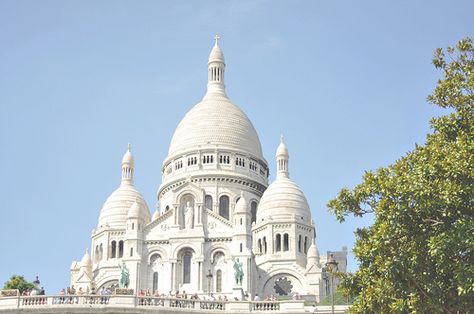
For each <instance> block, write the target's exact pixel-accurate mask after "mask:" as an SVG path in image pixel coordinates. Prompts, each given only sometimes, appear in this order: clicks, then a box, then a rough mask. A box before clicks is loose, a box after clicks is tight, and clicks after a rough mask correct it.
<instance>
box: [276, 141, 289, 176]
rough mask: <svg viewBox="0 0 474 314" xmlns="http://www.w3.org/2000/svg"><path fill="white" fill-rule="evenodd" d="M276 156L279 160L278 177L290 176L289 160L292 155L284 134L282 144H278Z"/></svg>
mask: <svg viewBox="0 0 474 314" xmlns="http://www.w3.org/2000/svg"><path fill="white" fill-rule="evenodd" d="M275 157H276V162H277V179H279V178H289V176H290V174H289V172H288V160H289V159H290V155H289V154H288V148H286V145H285V141H284V139H283V135H282V136H281V137H280V145H278V148H277V151H276V156H275Z"/></svg>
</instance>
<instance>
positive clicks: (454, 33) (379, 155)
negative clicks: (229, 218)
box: [0, 0, 474, 293]
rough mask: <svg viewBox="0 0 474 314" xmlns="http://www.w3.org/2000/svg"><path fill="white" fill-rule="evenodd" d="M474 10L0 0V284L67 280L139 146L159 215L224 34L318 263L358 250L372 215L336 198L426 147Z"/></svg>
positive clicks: (246, 104)
mask: <svg viewBox="0 0 474 314" xmlns="http://www.w3.org/2000/svg"><path fill="white" fill-rule="evenodd" d="M473 12H474V2H472V1H284V2H283V1H269V0H268V1H206V2H201V1H199V2H198V1H167V2H165V1H21V0H20V1H13V0H12V1H9V0H3V1H0V140H1V141H0V142H1V150H0V152H1V153H0V164H1V165H2V166H3V169H2V175H1V176H0V178H1V180H0V199H1V200H2V205H1V206H0V211H1V212H0V213H1V217H2V218H1V220H0V239H1V242H0V243H1V246H0V247H1V252H2V254H1V258H0V285H1V284H3V283H4V282H5V281H6V280H8V278H9V277H10V276H11V275H12V274H23V275H25V276H26V277H27V278H28V279H30V280H32V279H33V278H34V276H35V275H39V276H40V279H41V280H42V283H43V284H44V286H45V287H46V289H47V292H48V293H55V292H57V291H59V289H60V288H62V287H66V286H67V285H68V284H69V267H70V265H71V262H72V261H73V260H80V259H81V257H82V255H83V254H84V251H85V249H86V248H87V247H89V245H90V232H91V230H92V229H93V228H94V227H95V226H96V223H97V219H98V215H99V211H100V208H101V206H102V204H103V202H104V201H105V199H106V198H107V197H108V196H109V195H110V193H111V192H112V191H113V190H114V189H115V188H117V186H118V184H119V181H120V161H121V158H122V155H123V153H124V152H125V150H126V147H127V143H128V142H131V143H132V145H133V152H134V156H135V162H136V176H135V185H136V186H137V187H138V189H139V190H140V191H141V192H142V194H143V195H144V197H145V199H146V201H147V202H148V205H149V207H150V208H153V207H154V204H155V202H156V191H157V188H158V186H159V184H160V183H161V176H160V167H161V163H162V161H163V160H164V158H165V157H166V154H167V150H168V145H169V142H170V140H171V137H172V135H173V132H174V129H175V127H176V126H177V124H178V122H179V121H180V119H181V118H182V117H183V116H184V114H185V113H186V112H187V111H188V110H189V109H190V108H191V107H192V106H193V105H194V104H196V103H197V102H198V101H199V100H200V99H201V97H202V96H203V95H204V92H205V88H206V80H207V72H206V63H207V57H208V54H209V52H210V49H211V47H212V44H213V39H212V38H213V36H214V35H215V34H216V33H218V34H219V35H220V36H221V37H222V40H221V47H222V49H223V51H224V54H225V57H226V63H227V68H226V85H227V93H228V95H229V96H230V98H231V99H232V100H233V101H234V103H236V104H237V105H238V106H240V107H241V108H242V109H243V110H244V111H245V112H246V113H247V115H248V116H249V118H250V119H251V121H252V122H253V124H254V126H255V128H256V129H257V132H258V134H259V136H260V140H261V142H262V146H263V150H264V155H265V157H266V159H267V160H268V162H269V163H270V168H271V170H272V175H271V177H270V179H271V180H273V178H274V173H275V162H274V153H275V150H276V147H277V145H278V142H279V137H280V134H281V133H283V134H284V135H285V138H286V143H287V146H288V148H289V151H290V155H291V157H290V173H291V177H292V179H294V180H295V181H296V182H297V183H298V184H299V185H300V187H301V188H302V189H303V190H304V192H305V194H306V197H307V198H308V201H309V204H310V206H311V208H312V214H313V219H314V220H315V222H316V228H317V244H318V246H319V250H320V252H321V254H324V252H325V251H327V250H337V249H340V248H341V247H342V246H343V245H347V246H348V247H349V248H351V247H352V245H353V241H354V236H353V231H354V230H355V228H357V227H361V226H364V225H367V224H370V221H371V218H370V217H369V218H366V219H349V220H348V221H347V222H345V223H343V224H339V223H338V222H336V221H335V219H334V217H333V216H331V215H330V214H329V213H328V211H327V208H326V204H327V202H328V200H330V199H331V198H333V197H334V196H336V195H337V193H338V191H339V190H340V189H341V188H342V187H352V186H354V185H355V184H357V183H358V182H360V180H361V176H362V175H363V173H364V171H365V170H369V169H376V168H378V167H381V166H386V165H389V164H390V163H393V162H394V161H395V160H396V159H397V158H399V157H400V156H402V155H404V154H406V153H407V152H408V151H410V150H411V149H413V148H414V146H415V143H420V144H421V143H423V142H424V139H425V135H426V133H427V132H429V124H428V122H429V119H430V118H432V117H433V116H437V115H440V114H443V111H442V110H440V109H437V108H435V107H434V106H432V105H430V104H427V103H426V96H427V95H428V94H430V93H431V91H432V90H433V88H434V87H435V85H436V82H437V80H438V78H440V75H441V73H440V72H438V71H437V70H435V69H434V67H433V66H432V65H431V57H432V55H433V52H434V50H435V48H437V47H446V46H447V45H452V44H455V43H456V42H457V41H458V40H459V39H461V38H463V37H466V36H473V31H474V22H473V20H472V13H473ZM349 263H350V264H349V265H350V268H351V269H352V270H354V269H356V268H357V264H356V262H355V261H354V260H353V258H352V256H350V259H349Z"/></svg>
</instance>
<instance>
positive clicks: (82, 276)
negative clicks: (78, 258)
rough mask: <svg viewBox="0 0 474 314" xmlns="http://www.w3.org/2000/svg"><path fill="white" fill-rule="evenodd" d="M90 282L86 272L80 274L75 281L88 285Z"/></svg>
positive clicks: (90, 279)
mask: <svg viewBox="0 0 474 314" xmlns="http://www.w3.org/2000/svg"><path fill="white" fill-rule="evenodd" d="M91 281H92V278H91V277H90V276H89V275H88V274H87V273H86V272H82V273H81V274H80V275H79V277H78V278H77V280H76V282H77V283H89V282H91Z"/></svg>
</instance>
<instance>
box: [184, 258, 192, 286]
mask: <svg viewBox="0 0 474 314" xmlns="http://www.w3.org/2000/svg"><path fill="white" fill-rule="evenodd" d="M191 258H192V255H191V253H190V252H186V253H184V256H183V283H191Z"/></svg>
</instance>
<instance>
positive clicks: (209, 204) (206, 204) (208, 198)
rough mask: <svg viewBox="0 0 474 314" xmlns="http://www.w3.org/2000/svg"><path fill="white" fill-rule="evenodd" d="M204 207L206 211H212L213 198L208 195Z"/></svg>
mask: <svg viewBox="0 0 474 314" xmlns="http://www.w3.org/2000/svg"><path fill="white" fill-rule="evenodd" d="M204 206H205V207H206V209H209V210H212V196H210V195H206V197H204Z"/></svg>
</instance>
